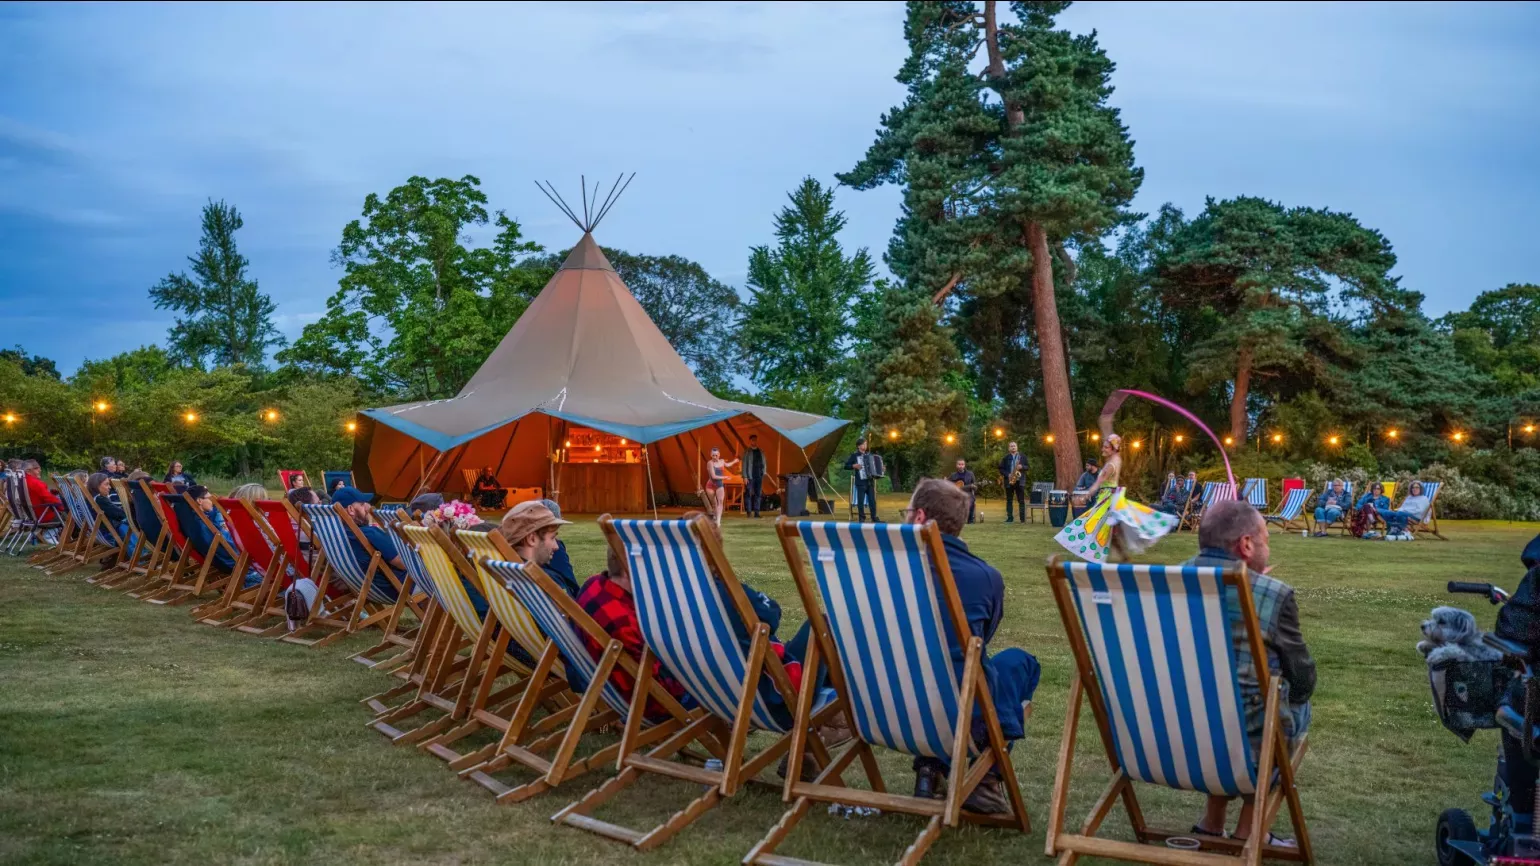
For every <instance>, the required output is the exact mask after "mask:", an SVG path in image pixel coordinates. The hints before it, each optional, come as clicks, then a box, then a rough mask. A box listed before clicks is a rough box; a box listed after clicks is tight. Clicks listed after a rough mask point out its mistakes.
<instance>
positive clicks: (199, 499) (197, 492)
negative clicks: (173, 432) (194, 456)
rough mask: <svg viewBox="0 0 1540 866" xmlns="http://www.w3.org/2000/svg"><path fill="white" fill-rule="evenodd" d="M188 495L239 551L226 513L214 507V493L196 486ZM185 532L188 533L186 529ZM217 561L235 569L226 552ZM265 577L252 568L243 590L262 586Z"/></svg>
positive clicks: (225, 566)
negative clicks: (227, 521) (226, 518)
mask: <svg viewBox="0 0 1540 866" xmlns="http://www.w3.org/2000/svg"><path fill="white" fill-rule="evenodd" d="M187 495H188V496H191V497H192V499H193V502H194V503H195V504H197V506H198V510H199V511H201V512H203V516H204V517H207V518H208V519H209V522H210V523H212V524H214V528H215V529H217V530H219V534H220V536H222V537H223V538H224V540H225V542H226V543H227V544H229V545H230V548H231V549H233V550H239V549H240V547H238V546H237V545H236V543H235V535H234V534H233V533H231V532H230V526H229V525H228V524H227V523H225V515H224V513H223V512H222V511H220V510H219V509H218V508H215V507H214V494H213V492H212V491H210V490H209V489H208V488H207V487H204V486H203V485H201V484H194V485H193V486H191V487H189V488H187ZM183 531H184V532H186V530H185V529H184V530H183ZM215 561H216V562H217V563H218V565H219V566H220V567H221V568H224V569H225V570H226V571H228V570H231V569H233V568H235V562H234V561H233V560H231V559H230V554H228V553H226V552H224V551H220V552H219V554H218V556H217V557H215ZM263 576H264V575H263V574H262V571H261V569H259V568H257V567H256V566H252V567H251V568H249V569H247V570H246V576H245V577H244V578H243V579H242V583H241V586H242V588H244V589H250V588H252V587H254V586H260V585H261V583H262V578H263Z"/></svg>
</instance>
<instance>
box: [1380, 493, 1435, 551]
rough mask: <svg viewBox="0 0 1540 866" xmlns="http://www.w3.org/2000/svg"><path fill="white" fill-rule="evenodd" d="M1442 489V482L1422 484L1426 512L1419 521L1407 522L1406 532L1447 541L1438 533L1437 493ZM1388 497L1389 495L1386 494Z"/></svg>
mask: <svg viewBox="0 0 1540 866" xmlns="http://www.w3.org/2000/svg"><path fill="white" fill-rule="evenodd" d="M1443 487H1444V482H1442V481H1424V482H1422V492H1423V495H1425V496H1427V497H1428V511H1427V513H1426V514H1424V515H1423V516H1422V519H1421V520H1413V521H1409V522H1408V523H1407V524H1406V531H1407V532H1410V533H1412V535H1414V536H1416V535H1431V536H1433V537H1434V538H1437V539H1438V540H1439V541H1448V540H1449V539H1447V538H1445V537H1444V534H1443V533H1442V532H1439V531H1438V492H1439V491H1440V490H1442V489H1443ZM1386 495H1389V494H1386Z"/></svg>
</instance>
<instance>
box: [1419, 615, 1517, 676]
mask: <svg viewBox="0 0 1540 866" xmlns="http://www.w3.org/2000/svg"><path fill="white" fill-rule="evenodd" d="M1422 634H1423V637H1424V638H1425V640H1421V641H1418V642H1417V651H1418V652H1420V653H1422V655H1423V657H1424V658H1426V659H1427V660H1428V664H1430V665H1434V664H1438V663H1439V662H1446V661H1458V662H1484V661H1496V660H1497V659H1500V658H1502V657H1503V654H1502V653H1500V652H1498V651H1497V650H1495V649H1492V648H1491V647H1489V646H1487V645H1486V644H1484V643H1482V642H1481V629H1479V628H1477V627H1476V617H1475V616H1473V615H1472V614H1471V612H1470V611H1468V610H1462V609H1461V608H1458V607H1435V608H1433V613H1431V614H1429V616H1428V618H1427V619H1425V620H1423V621H1422Z"/></svg>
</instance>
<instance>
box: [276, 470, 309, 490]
mask: <svg viewBox="0 0 1540 866" xmlns="http://www.w3.org/2000/svg"><path fill="white" fill-rule="evenodd" d="M296 475H298V476H300V478H302V479H304V481H305V483H304V484H303V485H301V486H303V487H309V486H310V476H309V475H307V474H306V473H305V471H304V470H303V469H280V470H278V482H279V483H280V484H282V485H283V489H284V490H285V491H289V490H293V489H294V476H296Z"/></svg>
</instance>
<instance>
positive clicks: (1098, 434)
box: [1091, 433, 1102, 442]
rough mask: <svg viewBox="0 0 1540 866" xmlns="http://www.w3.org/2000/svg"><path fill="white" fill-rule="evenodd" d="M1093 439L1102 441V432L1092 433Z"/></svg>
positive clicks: (1093, 440)
mask: <svg viewBox="0 0 1540 866" xmlns="http://www.w3.org/2000/svg"><path fill="white" fill-rule="evenodd" d="M1091 441H1092V442H1100V441H1102V434H1100V433H1092V434H1091Z"/></svg>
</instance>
